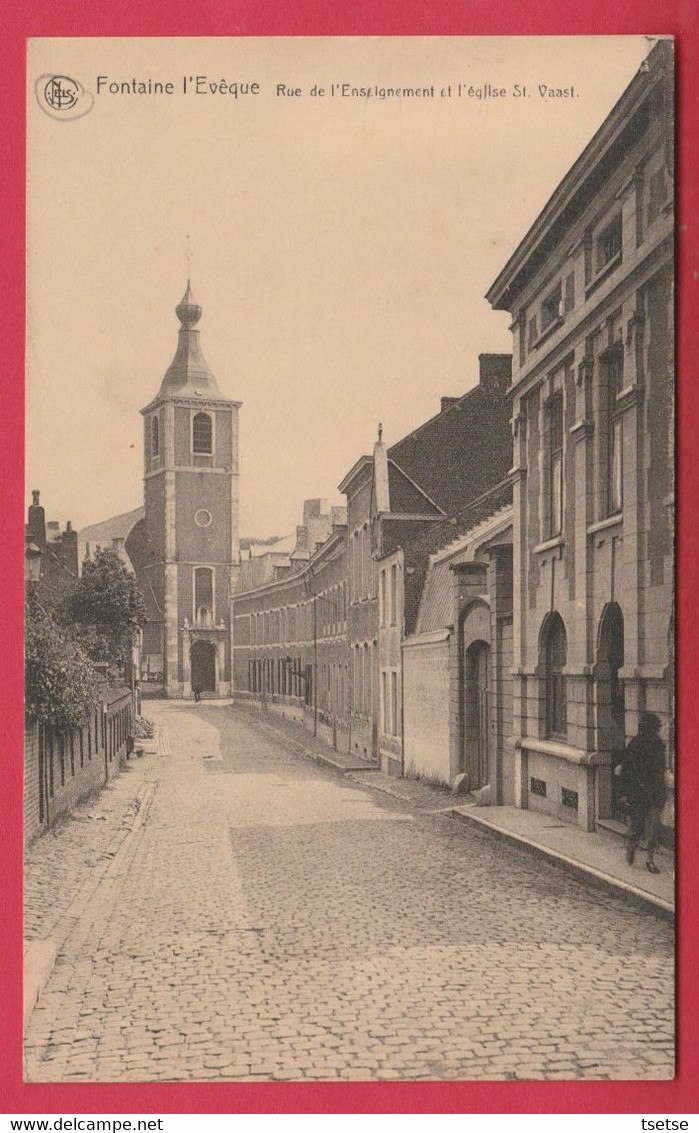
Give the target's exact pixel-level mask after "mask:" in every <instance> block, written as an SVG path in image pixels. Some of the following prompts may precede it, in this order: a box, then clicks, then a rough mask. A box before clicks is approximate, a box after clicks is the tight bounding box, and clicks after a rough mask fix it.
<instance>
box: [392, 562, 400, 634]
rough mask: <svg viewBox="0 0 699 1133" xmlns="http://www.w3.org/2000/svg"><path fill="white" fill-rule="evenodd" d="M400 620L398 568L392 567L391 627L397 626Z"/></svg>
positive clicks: (394, 565)
mask: <svg viewBox="0 0 699 1133" xmlns="http://www.w3.org/2000/svg"><path fill="white" fill-rule="evenodd" d="M397 619H398V566H397V564H396V563H394V564H393V566H392V567H391V625H392V626H394V625H396V624H397Z"/></svg>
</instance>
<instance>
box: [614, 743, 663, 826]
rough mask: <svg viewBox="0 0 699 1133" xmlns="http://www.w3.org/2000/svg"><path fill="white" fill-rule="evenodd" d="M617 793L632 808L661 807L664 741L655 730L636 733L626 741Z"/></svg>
mask: <svg viewBox="0 0 699 1133" xmlns="http://www.w3.org/2000/svg"><path fill="white" fill-rule="evenodd" d="M621 792H622V794H623V795H626V796H627V798H628V800H629V804H630V805H631V806H632V807H644V808H645V807H652V806H662V805H663V803H664V802H665V799H666V798H667V791H666V788H665V744H664V743H663V741H662V740H661V739H660V737H659V736H658V735H656V733H655V732H639V733H638V735H637V736H634V738H633V739H632V740H631V741H630V743H629V744H627V747H626V751H625V752H624V758H623V761H622V764H621Z"/></svg>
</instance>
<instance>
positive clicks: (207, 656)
mask: <svg viewBox="0 0 699 1133" xmlns="http://www.w3.org/2000/svg"><path fill="white" fill-rule="evenodd" d="M190 658H191V662H192V689H200V690H201V691H202V692H216V647H215V645H213V644H212V642H210V641H195V642H193V644H192V648H191V650H190Z"/></svg>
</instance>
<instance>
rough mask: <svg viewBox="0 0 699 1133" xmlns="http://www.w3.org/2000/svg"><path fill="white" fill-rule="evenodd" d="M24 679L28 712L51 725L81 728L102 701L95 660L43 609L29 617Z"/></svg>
mask: <svg viewBox="0 0 699 1133" xmlns="http://www.w3.org/2000/svg"><path fill="white" fill-rule="evenodd" d="M24 679H25V711H26V713H27V715H28V716H29V717H30V718H32V719H35V720H39V721H40V722H41V723H42V724H46V725H48V726H49V727H52V728H57V729H60V730H63V731H71V730H72V729H74V728H79V727H81V725H82V724H84V723H85V721H86V720H87V718H88V716H89V714H90V712H91V711H92V710H93V709H94V708H95V706H96V705H97V704H98V702H99V683H98V682H99V678H98V675H97V672H96V670H95V668H94V666H93V664H92V662H91V661H90V659H89V658H88V657H87V655H86V654H85V653H84V652H83V650H82V649H81V648H80V646H79V645H78V644H77V643H76V642H75V641H73V640H72V639H71V637H70V636H69V634H67V633H66V632H65V631H64V630H62V629H61V628H60V626H58V625H57V624H56V622H55V621H54V620H53V618H52V617H50V616H49V615H48V614H46V613H44V612H40V611H34V610H32V611H30V612H29V615H28V617H27V618H26V632H25V655H24Z"/></svg>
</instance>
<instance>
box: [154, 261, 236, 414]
mask: <svg viewBox="0 0 699 1133" xmlns="http://www.w3.org/2000/svg"><path fill="white" fill-rule="evenodd" d="M175 314H176V315H177V317H178V319H179V320H180V330H179V339H178V343H177V351H176V353H175V357H174V358H173V360H172V362H171V364H170V367H169V369H168V371H167V373H166V374H165V377H164V378H163V381H162V384H161V386H160V391H159V393H158V396H159V397H178V396H179V397H196V396H197V395H199V396H203V397H220V396H221V393H220V390H219V388H218V385H217V384H216V379H215V377H214V375H213V373H212V372H211V370H210V369H209V365H208V363H207V361H206V359H205V358H204V355H203V354H202V351H201V346H200V345H199V331H198V330H197V329H196V327H197V323H198V322H199V320H200V318H201V315H202V309H201V307H200V306H199V304H198V303H197V301H196V300H195V298H194V296H193V294H192V286H191V283H190V282H189V277H188V278H187V288H186V290H185V293H184V295H183V296H182V298H181V299H180V301H179V303H178V304H177V306H176V307H175Z"/></svg>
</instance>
